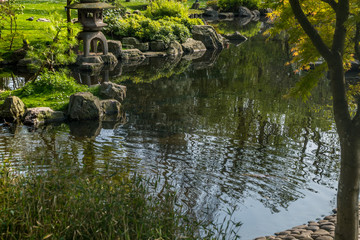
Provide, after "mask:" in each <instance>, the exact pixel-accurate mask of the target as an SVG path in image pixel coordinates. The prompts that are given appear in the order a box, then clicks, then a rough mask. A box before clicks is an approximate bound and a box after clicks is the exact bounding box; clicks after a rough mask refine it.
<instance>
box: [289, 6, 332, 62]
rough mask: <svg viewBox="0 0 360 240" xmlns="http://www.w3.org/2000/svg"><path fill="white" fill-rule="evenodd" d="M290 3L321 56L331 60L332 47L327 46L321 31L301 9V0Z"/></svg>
mask: <svg viewBox="0 0 360 240" xmlns="http://www.w3.org/2000/svg"><path fill="white" fill-rule="evenodd" d="M325 1H327V0H325ZM290 5H291V9H292V11H293V13H294V15H295V18H296V19H297V20H298V22H299V24H300V25H301V27H302V29H304V31H305V33H306V34H307V35H308V36H309V38H310V40H311V42H312V43H313V44H314V46H315V47H316V49H317V50H318V51H319V53H320V54H321V56H323V57H324V58H325V60H326V61H328V60H331V57H332V53H331V51H330V49H329V48H328V46H326V44H325V43H324V41H323V39H322V38H321V36H320V35H319V33H318V32H317V31H316V29H315V28H314V26H313V25H312V24H311V23H310V21H309V19H308V18H307V17H306V15H305V14H304V12H303V10H302V9H301V6H300V3H299V0H290Z"/></svg>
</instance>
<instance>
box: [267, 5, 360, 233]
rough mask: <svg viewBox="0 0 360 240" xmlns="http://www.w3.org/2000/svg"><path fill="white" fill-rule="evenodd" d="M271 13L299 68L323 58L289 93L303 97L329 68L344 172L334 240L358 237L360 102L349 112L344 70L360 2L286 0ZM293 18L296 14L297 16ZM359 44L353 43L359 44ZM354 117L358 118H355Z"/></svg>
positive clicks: (349, 55)
mask: <svg viewBox="0 0 360 240" xmlns="http://www.w3.org/2000/svg"><path fill="white" fill-rule="evenodd" d="M275 5H276V9H277V10H276V11H275V12H274V13H273V14H272V17H274V19H275V21H276V23H277V25H276V26H277V27H276V28H274V29H273V30H271V31H270V32H271V33H273V34H276V33H278V32H279V30H281V29H286V30H287V31H288V33H289V41H290V43H291V44H292V51H293V55H294V60H293V62H294V63H296V64H297V66H298V68H299V69H300V70H301V69H305V70H309V69H310V67H309V64H310V63H311V62H314V61H318V60H324V63H323V64H322V65H321V66H320V67H316V68H315V70H312V71H310V72H309V73H308V75H307V77H305V78H303V79H302V80H301V81H300V82H299V83H298V84H297V85H296V87H295V88H294V89H293V90H292V91H291V94H292V95H301V96H305V98H306V97H307V96H308V95H309V94H310V90H311V89H312V88H313V87H314V86H316V84H317V81H318V79H319V77H320V76H321V75H323V74H324V73H325V72H327V71H329V72H330V82H331V91H332V96H333V111H334V118H335V123H336V127H337V132H338V134H339V139H340V147H341V171H340V179H339V185H338V195H337V210H338V212H337V225H336V231H335V240H357V239H358V228H359V218H358V197H359V181H360V101H359V99H360V98H359V97H357V98H358V101H357V111H355V112H354V113H353V114H351V112H350V111H349V105H348V101H347V94H346V83H345V71H346V68H347V67H348V66H349V64H350V63H349V62H350V60H351V59H352V56H353V53H354V47H353V46H354V42H353V41H354V39H355V37H356V36H355V35H356V33H357V31H355V29H356V22H358V21H357V19H356V18H357V17H356V16H357V13H358V8H359V5H360V2H359V1H357V0H338V1H335V0H314V1H301V2H300V1H299V0H283V1H280V2H276V3H275ZM294 17H295V18H294ZM357 44H358V42H355V46H357ZM352 115H354V117H352Z"/></svg>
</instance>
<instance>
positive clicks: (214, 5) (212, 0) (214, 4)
mask: <svg viewBox="0 0 360 240" xmlns="http://www.w3.org/2000/svg"><path fill="white" fill-rule="evenodd" d="M206 6H207V7H212V8H213V9H217V8H218V0H209V1H207V2H206Z"/></svg>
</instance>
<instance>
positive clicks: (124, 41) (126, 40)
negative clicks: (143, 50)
mask: <svg viewBox="0 0 360 240" xmlns="http://www.w3.org/2000/svg"><path fill="white" fill-rule="evenodd" d="M121 42H122V44H123V45H133V46H135V45H137V44H139V43H140V41H139V40H138V39H137V38H134V37H124V38H123V39H121Z"/></svg>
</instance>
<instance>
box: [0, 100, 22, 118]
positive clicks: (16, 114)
mask: <svg viewBox="0 0 360 240" xmlns="http://www.w3.org/2000/svg"><path fill="white" fill-rule="evenodd" d="M24 114H25V104H24V103H23V102H22V101H21V99H20V98H18V97H16V96H10V97H7V98H6V99H5V101H4V103H3V105H1V107H0V117H2V118H4V119H5V120H7V121H11V122H14V121H19V120H20V119H22V117H23V116H24Z"/></svg>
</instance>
